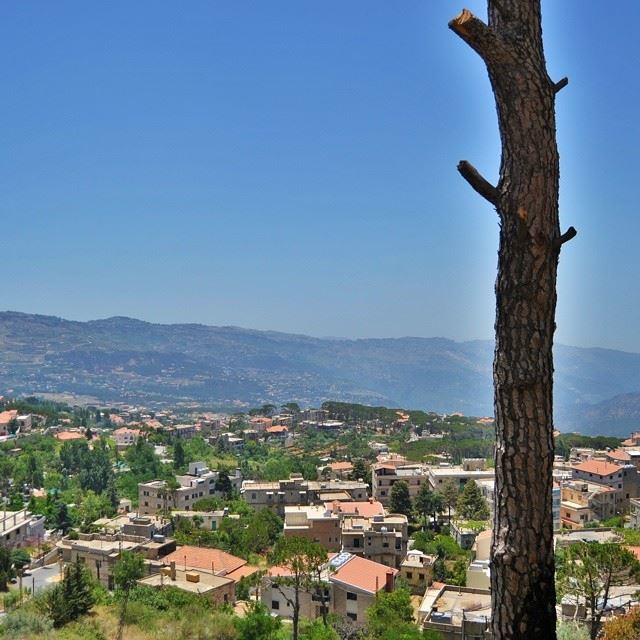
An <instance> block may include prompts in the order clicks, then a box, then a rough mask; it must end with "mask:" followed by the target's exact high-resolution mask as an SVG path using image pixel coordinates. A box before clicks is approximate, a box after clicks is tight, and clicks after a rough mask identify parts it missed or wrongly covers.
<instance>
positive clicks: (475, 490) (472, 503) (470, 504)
mask: <svg viewBox="0 0 640 640" xmlns="http://www.w3.org/2000/svg"><path fill="white" fill-rule="evenodd" d="M456 512H457V514H458V516H459V517H460V518H464V519H466V520H486V519H487V518H488V517H489V508H488V507H487V502H486V500H485V499H484V498H483V497H482V493H481V492H480V488H479V487H478V485H477V484H476V483H475V481H473V480H469V481H468V482H467V483H466V484H465V485H464V489H463V490H462V493H461V494H460V496H459V497H458V504H457V506H456Z"/></svg>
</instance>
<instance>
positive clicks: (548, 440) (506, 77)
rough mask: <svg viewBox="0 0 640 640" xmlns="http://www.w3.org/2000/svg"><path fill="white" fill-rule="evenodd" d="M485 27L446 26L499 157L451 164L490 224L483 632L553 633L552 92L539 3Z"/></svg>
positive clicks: (493, 17) (514, 5) (499, 15)
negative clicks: (480, 95)
mask: <svg viewBox="0 0 640 640" xmlns="http://www.w3.org/2000/svg"><path fill="white" fill-rule="evenodd" d="M488 7H489V10H488V14H489V20H488V24H485V23H484V22H483V21H481V20H479V19H478V18H476V17H475V16H473V15H472V14H471V13H470V12H469V11H467V10H464V11H463V12H462V13H461V14H460V15H459V16H458V17H457V18H455V19H454V20H452V21H451V22H450V23H449V27H450V28H451V29H452V30H453V31H454V32H455V33H456V34H457V35H459V36H460V37H461V38H462V39H463V40H464V41H465V42H466V43H467V44H469V45H470V46H471V47H472V48H473V49H474V50H475V51H476V52H477V53H478V54H479V55H480V56H481V57H482V59H483V60H484V62H485V64H486V66H487V70H488V73H489V79H490V81H491V86H492V88H493V93H494V96H495V101H496V108H497V113H498V123H499V128H500V138H501V141H502V159H501V163H500V177H499V181H498V184H497V185H496V186H493V185H492V184H490V183H489V182H488V181H487V180H485V179H484V178H483V177H482V176H481V175H480V174H479V173H478V172H477V171H476V169H475V168H474V167H473V166H472V165H470V164H469V163H468V162H466V161H462V162H461V163H460V164H459V165H458V170H459V171H460V173H461V174H462V176H463V177H464V178H465V179H466V180H467V181H468V182H469V184H470V185H471V186H472V187H473V188H474V189H475V190H476V191H477V192H478V193H479V194H480V195H482V196H483V197H484V198H486V199H487V200H488V201H489V202H491V203H492V204H493V205H494V206H495V208H496V210H497V213H498V216H499V220H500V248H499V258H498V277H497V281H496V326H495V329H496V346H495V356H494V365H493V379H494V407H495V419H496V433H497V435H496V439H497V442H496V488H495V516H494V523H493V540H492V549H491V557H492V563H491V590H492V600H493V614H492V630H493V638H494V640H505V639H524V638H527V639H533V638H540V639H544V640H550V639H553V638H555V637H556V632H555V626H556V614H555V577H554V558H553V518H552V496H551V494H552V466H553V455H554V445H553V411H552V386H553V356H552V346H553V333H554V329H555V320H554V318H555V307H556V273H557V266H558V256H559V253H560V247H561V245H562V243H563V242H565V241H566V240H569V239H570V238H572V237H573V236H574V235H575V230H574V229H573V228H570V229H569V231H567V232H566V233H565V234H564V235H561V234H560V226H559V220H558V182H559V160H558V150H557V146H556V136H555V131H556V123H555V108H554V107H555V95H556V93H557V92H558V91H559V90H560V89H562V87H564V86H565V85H566V84H567V81H566V79H563V80H561V81H560V82H559V83H554V82H552V81H551V79H550V78H549V76H548V74H547V71H546V66H545V60H544V53H543V47H542V30H541V15H540V0H500V1H498V0H488Z"/></svg>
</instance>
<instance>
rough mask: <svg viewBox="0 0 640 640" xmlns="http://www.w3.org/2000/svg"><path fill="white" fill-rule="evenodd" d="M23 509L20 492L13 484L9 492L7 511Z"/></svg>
mask: <svg viewBox="0 0 640 640" xmlns="http://www.w3.org/2000/svg"><path fill="white" fill-rule="evenodd" d="M23 508H24V498H23V497H22V491H21V490H20V487H19V486H18V485H17V484H14V485H13V486H12V487H11V491H10V492H9V504H8V505H7V509H8V510H9V511H20V510H21V509H23Z"/></svg>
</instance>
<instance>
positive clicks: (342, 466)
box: [327, 461, 353, 471]
mask: <svg viewBox="0 0 640 640" xmlns="http://www.w3.org/2000/svg"><path fill="white" fill-rule="evenodd" d="M327 466H328V467H329V469H331V471H350V470H351V469H353V465H352V464H351V463H350V462H346V461H344V462H332V463H330V464H328V465H327Z"/></svg>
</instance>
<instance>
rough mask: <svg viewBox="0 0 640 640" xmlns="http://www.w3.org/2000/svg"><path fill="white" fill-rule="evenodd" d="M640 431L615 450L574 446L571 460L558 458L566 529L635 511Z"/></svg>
mask: <svg viewBox="0 0 640 640" xmlns="http://www.w3.org/2000/svg"><path fill="white" fill-rule="evenodd" d="M639 471H640V432H639V433H634V434H632V436H631V438H629V439H628V440H626V441H625V442H624V443H623V445H622V447H621V448H619V449H615V450H613V451H595V450H593V449H573V450H572V451H571V455H570V460H569V462H568V463H567V462H564V461H562V460H558V461H557V462H556V465H555V470H554V474H555V475H556V477H557V479H558V482H559V485H560V487H561V502H560V519H561V525H562V527H563V528H565V529H582V528H585V527H589V526H593V525H594V523H598V522H601V521H604V520H608V519H610V518H613V517H614V516H620V515H624V516H626V515H627V514H631V515H632V518H633V514H634V512H635V511H636V510H637V509H638V506H637V505H638V498H640V474H639Z"/></svg>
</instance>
